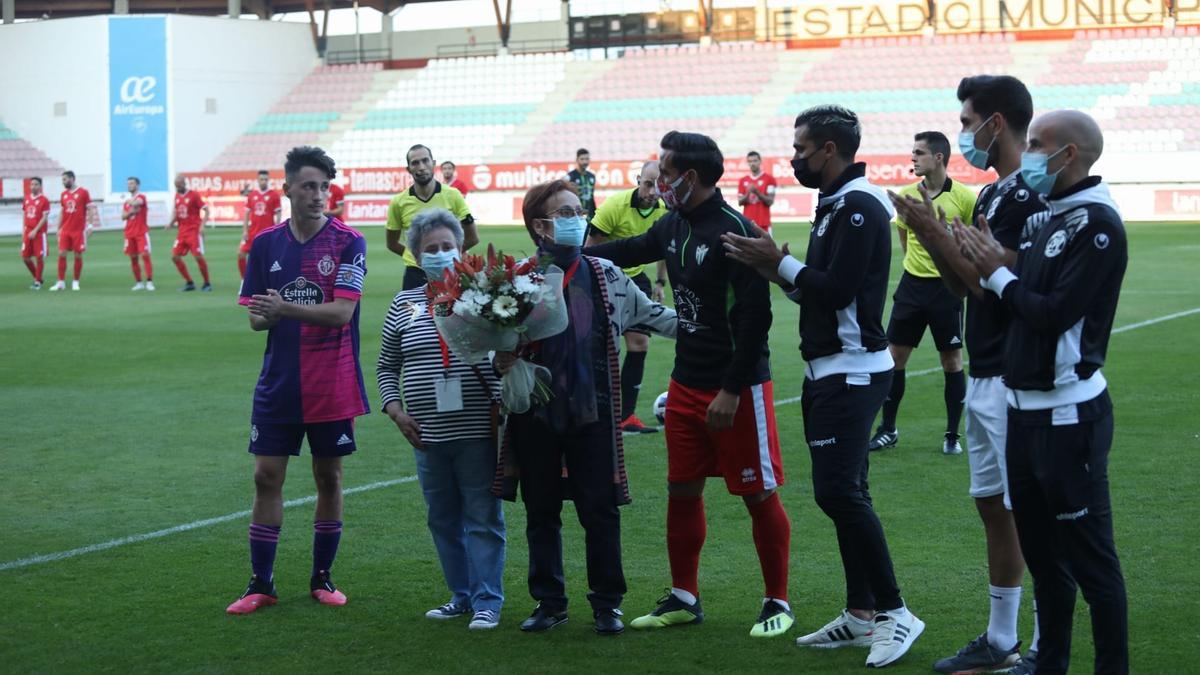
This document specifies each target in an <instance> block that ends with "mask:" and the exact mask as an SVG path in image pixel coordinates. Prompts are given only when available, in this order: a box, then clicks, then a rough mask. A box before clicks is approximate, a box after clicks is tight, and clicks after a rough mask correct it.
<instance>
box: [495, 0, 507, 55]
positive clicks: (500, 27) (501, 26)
mask: <svg viewBox="0 0 1200 675" xmlns="http://www.w3.org/2000/svg"><path fill="white" fill-rule="evenodd" d="M492 8H493V9H495V10H496V30H497V31H498V32H499V33H500V45H501V46H502V47H504V49H508V36H509V35H510V34H511V33H512V0H508V1H507V3H506V5H505V9H504V16H501V15H500V0H492Z"/></svg>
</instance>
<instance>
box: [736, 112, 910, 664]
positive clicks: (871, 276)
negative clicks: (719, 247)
mask: <svg viewBox="0 0 1200 675" xmlns="http://www.w3.org/2000/svg"><path fill="white" fill-rule="evenodd" d="M860 135H861V126H860V125H859V122H858V117H857V116H856V115H855V114H854V113H853V112H851V111H849V110H846V109H845V108H841V107H838V106H818V107H816V108H811V109H809V110H806V111H804V112H803V113H801V114H800V116H799V117H797V118H796V124H795V140H794V148H795V150H796V154H795V158H794V159H793V160H792V168H793V169H794V170H795V173H796V179H797V180H798V181H799V182H800V184H801V185H803V186H805V187H809V188H820V191H821V192H820V195H819V201H818V205H817V212H816V218H815V220H814V221H813V229H812V232H811V234H810V235H809V244H808V253H807V257H806V261H805V262H803V263H801V262H800V261H799V260H797V259H795V258H793V257H792V256H790V255H786V253H787V250H786V248H787V247H786V246H785V247H784V250H783V251H780V250H778V249H776V247H775V243H774V242H773V241H772V240H771V239H770V238H769V237H765V236H764V237H762V238H760V239H752V238H746V237H739V236H736V235H728V236H726V237H724V241H725V246H726V249H727V250H728V251H729V255H730V257H732V258H734V259H735V260H742V261H744V262H746V263H747V264H749V265H751V266H753V267H755V268H756V269H758V271H759V273H761V274H763V275H764V276H766V277H767V278H770V279H773V280H775V281H776V282H777V283H779V284H780V285H781V286H783V288H784V290H785V291H787V294H788V297H789V298H791V299H792V300H793V301H795V302H797V303H799V305H800V351H801V354H802V355H803V356H804V360H805V361H806V362H807V366H806V368H805V379H804V391H803V399H802V402H801V405H802V407H803V410H804V435H805V438H806V440H807V441H808V446H809V451H810V454H811V455H812V471H813V493H814V496H815V498H816V501H817V505H818V506H820V507H821V510H822V511H824V512H825V514H826V515H828V516H829V518H830V519H832V520H833V523H834V526H835V527H836V529H837V537H838V547H839V549H840V551H841V556H842V566H843V568H844V571H845V575H846V608H845V610H843V612H842V613H841V614H840V615H839V616H838V617H837V618H835V619H834V620H833V621H831V622H829V623H828V624H826V625H825V626H824V627H822V628H821V629H820V630H818V631H816V632H814V633H811V634H809V635H805V636H803V637H801V638H798V639H797V640H796V643H797V644H798V645H800V646H803V647H818V648H833V647H843V646H863V647H865V646H870V648H871V651H870V654H869V655H868V656H867V665H868V666H870V667H882V666H886V665H888V664H890V663H893V662H894V661H896V660H897V659H899V658H900V657H901V656H903V655H904V654H905V653H906V652H907V651H908V650H909V648H910V647H911V646H912V644H913V642H914V641H915V640H916V639H917V637H918V636H919V635H920V634H921V632H922V631H923V630H924V628H925V624H924V622H922V621H921V620H920V619H918V618H917V617H916V616H915V615H914V614H912V613H911V612H909V611H908V609H907V608H906V607H905V605H904V601H903V600H902V599H901V597H900V588H899V586H898V585H897V583H896V577H895V573H894V572H893V570H892V559H891V555H890V554H889V552H888V545H887V539H886V538H885V536H884V533H883V526H882V525H881V524H880V522H879V518H878V516H876V514H875V510H874V508H873V506H872V503H871V494H870V492H869V491H868V488H867V468H868V459H867V455H868V452H867V444H868V442H869V440H870V431H871V422H872V421H873V420H874V419H875V415H876V414H877V413H878V412H879V409H880V407H881V406H882V405H883V401H884V399H885V398H886V397H887V393H888V388H889V387H890V385H891V377H892V367H893V365H894V364H893V362H892V357H891V355H890V353H889V352H888V348H887V346H888V342H887V336H886V333H885V332H884V329H883V305H884V301H885V298H886V296H887V284H888V270H889V267H890V264H891V253H892V249H891V246H892V244H891V230H890V227H891V219H892V214H893V212H892V206H891V202H890V201H889V200H888V198H887V195H886V194H885V193H884V192H883V191H882V190H880V189H879V188H877V187H875V186H873V185H871V184H870V183H869V182H867V179H866V178H865V172H866V165H865V164H862V163H855V162H854V155H855V153H856V152H857V151H858V146H859V140H860ZM764 234H765V233H764Z"/></svg>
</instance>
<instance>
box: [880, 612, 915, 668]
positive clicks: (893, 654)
mask: <svg viewBox="0 0 1200 675" xmlns="http://www.w3.org/2000/svg"><path fill="white" fill-rule="evenodd" d="M924 631H925V622H924V621H922V620H920V619H918V618H917V615H916V614H913V613H912V612H910V611H908V609H907V608H905V607H901V608H900V609H896V610H891V611H887V612H880V613H878V614H876V615H875V630H874V631H873V632H872V633H871V653H870V654H867V667H868V668H883V667H884V666H886V665H889V664H892V663H895V662H896V661H898V660H899V659H900V657H901V656H904V655H905V654H906V653H908V650H909V648H910V647H912V646H913V643H914V642H916V641H917V638H918V637H920V636H921V633H922V632H924Z"/></svg>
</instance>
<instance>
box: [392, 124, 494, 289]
mask: <svg viewBox="0 0 1200 675" xmlns="http://www.w3.org/2000/svg"><path fill="white" fill-rule="evenodd" d="M405 160H406V161H407V162H408V173H409V174H410V175H411V176H412V177H413V186H412V187H411V188H409V189H407V190H405V191H404V192H401V193H400V194H398V195H396V196H395V197H392V203H391V204H390V205H388V216H387V247H388V250H389V251H391V252H392V253H395V254H396V255H398V256H401V257H403V258H404V264H405V265H406V266H407V267H406V268H405V269H404V283H403V285H402V288H403V290H406V291H407V290H409V289H412V288H420V287H421V286H424V285H425V282H426V278H425V272H423V271H422V270H421V265H420V263H419V262H417V261H418V256H420V255H421V252H420V251H409V250H407V249H406V248H405V246H404V241H405V237H406V236H407V232H408V227H409V225H411V224H412V221H413V218H415V217H416V215H417V214H418V213H420V212H422V211H424V210H425V209H446V210H447V211H449V212H450V213H453V214H454V215H455V217H457V218H458V219H459V220H460V221H461V222H462V228H463V250H464V251H465V250H467V249H469V248H471V247H472V246H474V245H475V244H478V243H479V234H478V233H477V232H476V230H475V218H474V217H473V216H472V215H471V211H470V209H468V208H467V200H465V199H463V196H462V193H461V192H459V191H458V190H456V189H454V188H452V187H450V186H449V185H442V184H441V183H439V182H437V181H436V180H434V179H433V167H434V164H433V151H432V150H430V149H429V148H427V147H425V146H424V145H414V146H412V147H411V148H409V149H408V154H407V155H406V156H405Z"/></svg>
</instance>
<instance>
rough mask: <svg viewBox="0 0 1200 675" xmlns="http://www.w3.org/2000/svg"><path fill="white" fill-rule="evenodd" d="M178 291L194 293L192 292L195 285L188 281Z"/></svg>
mask: <svg viewBox="0 0 1200 675" xmlns="http://www.w3.org/2000/svg"><path fill="white" fill-rule="evenodd" d="M179 290H180V291H194V290H196V283H195V282H194V281H189V282H187V283H186V284H184V285H183V288H180V289H179Z"/></svg>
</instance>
